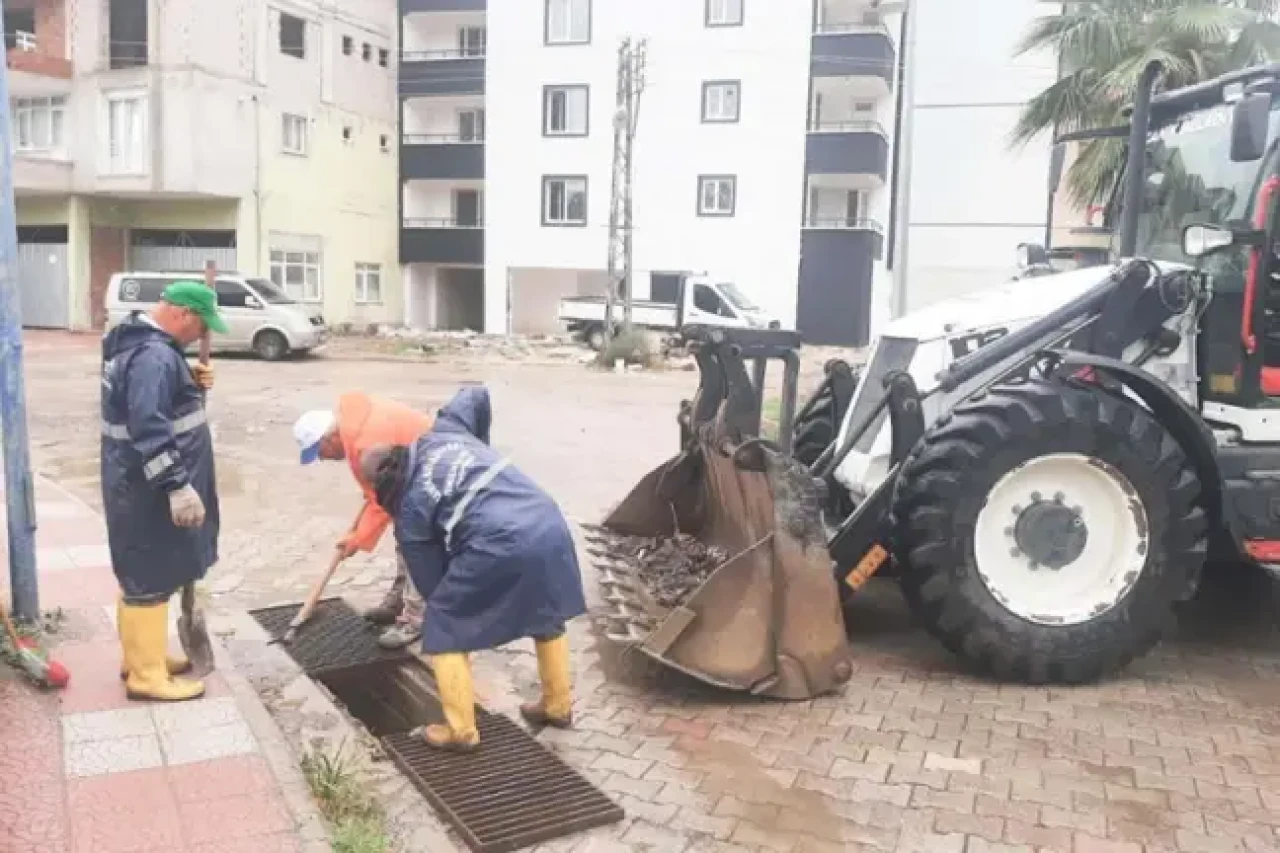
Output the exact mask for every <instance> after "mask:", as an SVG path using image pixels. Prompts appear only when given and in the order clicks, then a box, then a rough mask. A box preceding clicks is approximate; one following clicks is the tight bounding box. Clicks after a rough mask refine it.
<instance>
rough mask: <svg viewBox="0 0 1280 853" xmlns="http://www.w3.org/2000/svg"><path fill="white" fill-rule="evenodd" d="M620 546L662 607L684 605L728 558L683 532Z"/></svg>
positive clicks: (641, 539) (720, 550) (629, 541)
mask: <svg viewBox="0 0 1280 853" xmlns="http://www.w3.org/2000/svg"><path fill="white" fill-rule="evenodd" d="M622 547H623V548H624V549H625V550H628V551H630V558H631V561H632V564H633V565H634V566H635V567H636V571H637V574H638V575H639V576H640V579H641V580H642V581H643V582H644V585H645V587H646V588H647V589H648V590H649V594H650V595H652V596H653V598H654V600H655V601H657V602H658V604H660V605H662V606H663V607H675V606H676V605H678V604H682V603H684V601H685V600H686V599H687V598H688V597H689V596H690V595H692V594H693V592H694V590H696V589H697V588H698V587H699V586H701V585H702V582H703V581H705V580H706V579H707V578H708V577H710V576H711V573H712V572H713V571H715V569H716V567H718V566H719V565H720V564H721V563H723V562H724V561H725V560H727V559H729V555H728V554H727V553H726V552H725V551H724V549H722V548H716V547H713V546H711V545H707V544H705V543H703V542H701V541H699V540H698V539H695V538H694V537H692V536H687V535H685V534H683V533H678V534H676V535H675V536H663V537H659V538H656V539H649V538H643V537H628V538H627V541H626V542H625V544H623V545H622Z"/></svg>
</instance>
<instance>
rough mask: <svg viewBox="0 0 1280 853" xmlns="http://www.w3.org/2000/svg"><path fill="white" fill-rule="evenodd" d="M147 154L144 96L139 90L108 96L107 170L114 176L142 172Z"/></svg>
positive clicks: (145, 97) (148, 148)
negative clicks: (137, 91)
mask: <svg viewBox="0 0 1280 853" xmlns="http://www.w3.org/2000/svg"><path fill="white" fill-rule="evenodd" d="M149 153H150V134H149V133H148V130H147V96H146V95H143V94H138V93H128V94H126V93H113V94H109V95H107V172H108V173H109V174H114V175H139V174H145V173H146V172H147V159H148V154H149Z"/></svg>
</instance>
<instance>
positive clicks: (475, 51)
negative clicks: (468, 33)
mask: <svg viewBox="0 0 1280 853" xmlns="http://www.w3.org/2000/svg"><path fill="white" fill-rule="evenodd" d="M484 53H485V52H484V49H483V48H457V47H453V48H448V49H442V50H405V51H401V52H400V61H401V62H443V61H445V60H449V59H484Z"/></svg>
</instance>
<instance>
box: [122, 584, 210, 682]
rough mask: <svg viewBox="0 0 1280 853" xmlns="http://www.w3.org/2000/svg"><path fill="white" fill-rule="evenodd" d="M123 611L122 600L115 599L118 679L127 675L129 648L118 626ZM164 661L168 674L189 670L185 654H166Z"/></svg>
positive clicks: (179, 673)
mask: <svg viewBox="0 0 1280 853" xmlns="http://www.w3.org/2000/svg"><path fill="white" fill-rule="evenodd" d="M123 612H124V600H123V599H117V600H116V630H117V631H118V632H119V633H120V679H121V680H122V681H123V680H124V679H126V678H128V677H129V650H128V648H126V647H125V644H124V629H123V628H121V627H120V624H121V622H122V621H123V618H122V616H121V614H122V613H123ZM165 663H166V664H167V665H168V667H169V674H170V675H182V673H184V672H190V671H191V661H189V660H187V657H186V655H181V654H177V655H173V654H170V655H166V656H165Z"/></svg>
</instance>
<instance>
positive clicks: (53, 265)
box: [17, 243, 71, 329]
mask: <svg viewBox="0 0 1280 853" xmlns="http://www.w3.org/2000/svg"><path fill="white" fill-rule="evenodd" d="M17 274H18V292H19V293H20V294H21V296H22V325H23V327H24V328H29V329H30V328H35V329H65V328H68V327H69V326H70V325H71V311H70V302H71V300H70V296H71V294H70V291H71V285H70V280H69V278H68V275H67V244H66V243H19V244H18V263H17Z"/></svg>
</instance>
